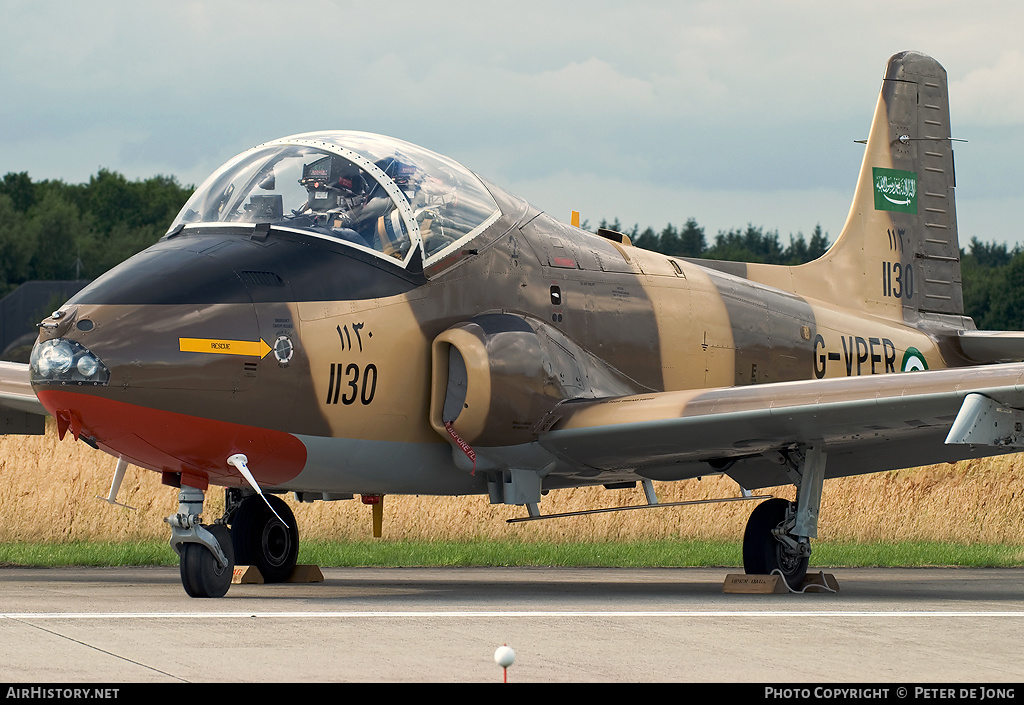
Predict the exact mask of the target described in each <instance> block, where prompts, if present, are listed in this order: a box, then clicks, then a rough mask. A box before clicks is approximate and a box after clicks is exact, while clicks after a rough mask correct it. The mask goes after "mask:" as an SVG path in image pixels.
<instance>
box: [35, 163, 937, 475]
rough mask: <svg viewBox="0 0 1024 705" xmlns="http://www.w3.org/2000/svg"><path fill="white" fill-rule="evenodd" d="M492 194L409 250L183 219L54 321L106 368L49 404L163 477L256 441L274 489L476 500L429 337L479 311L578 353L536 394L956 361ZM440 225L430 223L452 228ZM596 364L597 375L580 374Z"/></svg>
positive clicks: (52, 389)
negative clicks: (453, 228) (481, 212)
mask: <svg viewBox="0 0 1024 705" xmlns="http://www.w3.org/2000/svg"><path fill="white" fill-rule="evenodd" d="M363 168H364V169H366V170H367V172H368V173H369V172H370V171H372V169H371V168H370V167H369V166H364V167H363ZM309 173H312V170H311V169H310V168H309V165H308V164H307V165H306V166H305V167H304V169H303V176H304V177H305V176H308V174H309ZM374 173H376V172H374ZM215 177H216V175H215ZM261 178H264V179H265V177H261ZM379 178H380V179H381V180H382V181H383V177H379ZM211 179H214V177H211ZM251 180H255V179H251ZM278 180H280V177H279V179H278ZM271 188H273V186H271ZM310 188H312V187H310ZM487 190H488V192H489V194H490V196H491V197H492V198H493V199H494V205H495V211H494V213H493V214H491V215H489V216H487V217H486V218H483V217H482V216H481V225H480V226H479V227H478V228H477V229H476V230H474V231H472V232H471V233H470V235H467V236H466V239H465V240H464V241H455V242H454V243H453V244H446V245H445V247H444V249H441V250H435V252H434V253H433V255H430V256H427V257H424V256H423V251H421V252H419V253H417V252H416V251H415V249H416V244H415V243H414V245H413V247H412V249H411V250H410V249H406V250H403V251H396V252H395V253H394V254H393V255H391V256H386V257H385V256H380V252H374V251H372V247H369V246H362V247H355V246H353V245H352V243H351V242H350V241H346V240H345V239H344V238H341V237H338V238H332V237H324V236H322V235H321V234H320V233H319V232H311V233H307V232H303V230H302V229H301V228H297V227H288V224H287V223H284V224H281V223H265V224H262V225H261V224H260V223H245V222H243V223H238V222H220V223H198V224H190V223H187V222H183V223H180V224H179V225H178V227H176V228H174V229H172V231H171V233H170V234H169V235H168V236H167V237H165V238H164V239H163V240H162V241H161V242H159V243H157V244H156V245H154V246H152V247H151V248H149V249H147V250H146V251H144V252H142V253H140V254H139V255H136V256H135V257H133V258H131V259H129V260H127V261H126V262H124V263H122V264H121V265H119V266H118V267H116V268H115V269H113V270H111V271H110V272H108V273H107V274H106V275H104V276H103V277H101V278H99V279H97V280H96V281H95V282H93V283H92V284H91V285H89V286H88V287H86V288H85V289H84V290H83V291H82V292H80V293H79V294H78V295H77V296H75V297H74V298H73V299H72V300H71V301H69V302H68V304H66V305H65V306H64V307H62V309H61V311H60V312H59V316H58V317H56V318H53V319H48V320H47V321H45V322H44V325H43V327H42V333H41V337H40V340H41V342H43V341H47V340H67V341H71V342H72V343H74V344H75V345H78V346H81V347H82V348H83V349H85V350H87V351H89V352H90V353H91V354H92V355H94V356H95V357H96V358H98V359H99V360H100V361H102V365H103V366H104V367H105V369H106V371H107V373H108V377H107V378H106V379H105V381H104V382H103V383H96V382H93V381H89V380H88V379H85V380H84V381H83V380H82V379H78V380H76V379H73V378H68V379H66V380H61V381H58V379H57V378H56V377H52V378H42V377H40V376H39V375H37V376H36V380H35V385H34V386H35V389H36V392H37V394H38V396H39V399H40V401H41V402H42V403H43V405H44V406H45V407H46V408H47V409H48V411H50V413H51V414H53V415H54V416H55V417H56V418H57V419H58V423H59V424H61V425H62V427H64V428H68V429H70V430H71V432H72V433H74V434H75V436H76V437H79V438H83V439H84V440H86V441H87V442H89V443H91V444H93V445H95V446H97V447H99V448H101V449H103V450H105V451H107V452H109V453H111V454H113V455H119V456H122V457H123V458H125V459H126V460H127V461H128V462H130V463H133V464H135V465H138V466H140V467H144V468H149V469H151V470H155V471H158V472H161V473H164V475H165V479H166V480H167V481H168V482H169V483H170V484H174V483H175V482H181V483H185V484H189V485H193V486H198V487H205V485H206V484H208V483H212V484H219V485H238V484H242V482H243V480H242V478H241V477H240V476H239V475H238V474H237V472H236V471H235V470H234V469H233V468H232V467H231V466H229V465H227V464H226V462H225V459H226V458H227V457H229V456H231V455H232V454H234V453H245V454H246V455H247V456H248V458H249V467H250V469H251V470H252V472H253V474H254V476H255V477H256V479H257V480H258V481H259V482H260V484H261V485H264V486H269V487H273V488H277V489H283V490H295V491H309V492H337V493H345V492H350V493H361V494H385V493H425V494H466V493H482V492H486V491H487V490H486V481H485V479H484V477H483V476H482V475H480V474H475V473H473V472H467V471H466V463H465V461H464V460H463V461H462V462H458V461H459V460H460V458H461V454H462V453H463V452H464V451H463V450H460V443H459V441H461V439H460V438H459V436H458V434H457V433H454V434H452V435H445V434H444V433H443V429H441V428H439V426H438V423H436V419H435V423H433V424H432V423H431V419H430V415H431V408H432V404H433V405H435V406H439V405H441V404H443V403H444V399H443V398H442V399H438V398H437V397H438V388H437V385H435V384H434V377H436V376H437V367H436V365H435V362H436V361H434V360H432V356H433V355H435V354H436V351H435V350H433V349H432V345H433V343H434V341H435V339H437V338H438V336H439V335H441V334H442V333H444V332H445V331H447V330H449V329H451V328H452V327H453V326H457V325H460V324H464V323H465V322H467V321H472V320H473V319H474V318H476V317H480V316H486V315H494V314H500V315H502V316H506V317H511V318H510V319H509V320H513V322H514V321H517V320H518V321H526V322H527V324H524V325H523V326H522V328H523V330H524V331H526V332H529V333H530V335H533V336H540V338H542V339H543V340H544V341H554V342H553V343H551V345H550V346H549V348H550V349H557V350H563V351H565V355H561V353H557V352H556V354H554V355H553V356H552V357H550V359H549V358H545V362H544V363H543V364H544V366H546V367H545V369H544V370H539V371H538V377H544V376H545V375H547V376H548V377H549V378H550V380H554V382H552V383H551V384H549V383H547V382H545V383H544V384H542V385H540V387H543V388H538V390H537V395H538V396H539V398H542V399H544V400H548V401H550V402H551V403H557V402H559V401H563V400H566V399H569V398H572V397H573V395H574V394H578V395H579V396H582V397H584V398H585V397H588V396H589V397H594V396H597V395H600V394H608V393H610V392H609V390H612V391H613V392H615V393H619V394H629V393H635V394H642V393H644V392H657V391H668V390H683V389H706V388H714V387H727V386H733V385H745V384H758V383H766V382H780V381H788V380H799V379H813V378H824V377H839V376H853V375H866V374H883V373H891V372H897V371H902V370H904V369H908V365H911V366H912V365H920V366H922V367H942V366H945V365H946V364H949V363H948V362H947V361H946V360H944V359H943V356H942V353H941V351H940V350H939V349H938V347H937V346H936V344H935V343H934V342H933V340H932V339H931V338H930V337H929V336H928V335H926V334H925V333H923V332H921V331H920V330H918V329H917V328H915V327H913V326H908V325H904V324H902V323H900V322H897V321H893V320H887V319H885V318H883V317H875V316H872V315H870V314H867V313H865V312H863V311H855V310H851V309H846V308H844V307H843V306H842V305H841V304H842V302H838V303H837V302H831V303H826V302H822V301H817V300H814V299H811V298H807V297H803V296H801V295H799V293H798V292H796V291H786V290H784V289H782V288H778V287H771V286H767V285H764V284H759V283H757V282H755V281H751V280H750V279H748V278H744V277H743V276H737V275H735V274H730V273H728V272H726V271H721V270H719V269H716V268H713V267H705V266H701V265H699V264H696V263H694V262H690V261H686V260H684V259H679V258H672V257H668V256H665V255H661V254H658V253H654V252H648V251H645V250H640V249H637V248H634V247H631V246H630V245H629V244H628V241H625V242H618V241H615V240H613V239H609V238H606V237H600V236H597V235H593V234H591V233H587V232H584V231H582V230H580V229H578V228H573V227H571V226H568V225H565V224H563V223H560V222H558V221H557V220H555V219H552V218H550V217H549V216H547V215H545V214H543V213H540V212H538V211H537V210H535V209H533V208H531V207H530V206H529V205H528V204H526V203H525V202H524V201H522V200H520V199H518V198H516V197H513V196H510V195H508V194H506V193H504V192H502V191H501V190H499V189H497V188H495V187H493V186H487ZM310 194H311V195H310V202H313V198H314V196H313V195H312V194H313V191H312V190H311V191H310ZM332 197H333V196H332ZM392 197H393V198H395V199H397V198H398V196H395V195H393V196H392ZM260 198H269V197H268V196H261V197H260ZM366 200H367V199H364V201H366ZM252 202H254V203H257V205H258V206H259V207H265V206H266V204H267V202H266V201H256V199H255V198H253V199H252ZM187 208H188V207H186V210H187ZM246 209H247V210H249V209H250V206H249V204H247V205H246ZM409 212H410V213H412V210H411V209H410V211H409ZM332 217H336V218H338V220H340V216H332ZM375 217H377V216H376V214H375ZM396 217H397V216H396ZM403 217H404V216H403ZM412 217H413V216H412V215H409V216H408V218H409V220H408V221H407V222H409V223H411V222H412V221H411V218H412ZM419 217H420V218H422V216H419ZM431 217H433V218H434V220H435V224H434V225H433V226H431V225H430V224H429V223H428V224H427V225H426V226H424V224H423V222H422V220H421V221H420V224H419V228H420V229H421V230H423V231H426V229H427V228H430V227H433V228H434V229H436V228H437V225H436V222H437V221H438V220H439V219H440V216H437V215H433V216H431ZM385 218H386V216H380V217H379V220H380V221H381V222H383V221H384V220H385ZM396 222H397V221H396ZM347 225H348V223H347V222H346V226H347ZM402 227H405V228H406V229H410V227H411V226H404V225H402V224H401V223H399V225H398V227H397V229H398V230H399V231H400V230H401V228H402ZM381 228H382V229H381V232H383V225H381ZM349 230H351V229H347V230H345V232H346V233H347V232H349ZM353 232H354V230H353ZM352 237H354V235H353V236H352ZM382 240H383V238H382ZM422 241H423V243H426V242H427V240H426V237H424V238H423V240H422ZM366 242H367V243H368V242H369V238H368V237H367V238H366ZM445 242H446V243H448V241H445ZM377 247H378V248H379V247H380V245H379V244H378V245H377ZM421 247H423V248H424V249H426V248H427V245H426V244H424V245H421ZM438 253H439V254H438ZM417 257H418V259H417ZM507 340H508V341H514V340H516V339H515V338H512V337H509V338H507ZM545 344H546V343H545ZM498 347H499V348H500V347H501V345H500V344H499V345H498ZM514 347H515V345H514V344H507V345H505V349H502V350H500V351H499V352H495V351H494V350H492V351H491V353H490V355H491V358H490V360H489V363H488V364H490V365H491V367H490V370H491V374H493V375H495V379H498V377H500V374H501V370H502V366H503V365H509V364H517V365H522V364H528V363H529V362H530V361H529V360H527V361H525V362H524V361H523V360H521V359H517V358H516V357H515V356H516V355H517V354H518V355H520V357H522V355H525V354H526V353H522V352H520V353H517V352H516V351H515V350H512V349H511V348H514ZM76 349H77V348H76ZM546 349H548V348H546ZM77 354H78V353H76V355H77ZM560 355H561V356H560ZM503 356H508V357H507V358H506V357H503ZM584 357H586V358H587V359H588V360H589V362H588V363H587V364H588V365H589V368H590V369H597V368H600V369H599V370H598V373H596V375H595V376H594V379H591V378H590V377H588V379H587V380H583V379H582V378H581V379H580V380H575V381H574V380H572V379H566V377H567V376H568V377H571V376H572V375H573V374H575V373H573V372H571V370H577V369H582V368H580V367H579V366H578V365H579V364H580V361H581V359H582V358H584ZM75 359H76V360H77V359H78V358H77V357H76V358H75ZM559 360H565V361H566V362H565V364H566V365H568V367H565V368H564V369H563V368H560V367H559V366H560V365H561V364H562V363H560V362H559ZM574 365H575V366H574ZM549 368H550V369H549ZM583 376H586V375H583ZM597 378H600V380H599V381H594V380H595V379H597ZM470 379H472V374H470ZM550 380H549V381H550ZM470 384H473V382H470ZM496 389H497V388H496ZM552 390H553V391H552ZM573 390H576V391H573ZM511 394H512V393H511V392H510V396H511ZM503 404H504V405H505V406H509V405H512V406H514V404H512V403H511V402H508V403H506V402H505V400H504V397H501V392H500V390H499V391H498V392H495V399H494V400H493V401H492V403H491V407H490V411H489V412H488V413H489V414H490V416H491V418H492V419H493V420H492V421H491V422H489V423H490V425H489V426H488V427H487V429H486V433H483V434H482V435H480V436H479V438H481V439H483V441H484V443H485V444H486V445H488V446H494V447H506V446H507V447H517V446H521V445H529V440H528V439H529V438H531V437H534V438H535V437H536V435H537V434H538V433H540V432H542V431H543V430H544V429H539V428H533V427H530V428H524V427H523V423H524V422H521V421H517V419H516V416H515V413H514V411H513V412H510V413H509V414H507V415H506V416H507V418H506V417H502V416H500V414H499V413H498V411H495V410H496V409H499V408H500V407H502V405H503ZM467 416H468V414H467ZM517 424H518V425H517ZM506 426H507V428H506ZM454 428H455V429H456V430H457V429H458V428H459V426H458V422H457V423H456V425H455V427H454ZM470 442H472V439H471V441H470ZM503 457H504V456H503ZM526 462H529V461H526ZM580 470H581V469H580V468H568V467H563V466H560V465H558V464H554V465H552V467H551V468H549V469H548V472H549V474H550V475H551V477H552V478H555V477H557V476H558V475H559V474H561V475H562V476H563V478H562V480H561V483H562V484H563V485H570V484H584V483H595V482H602V481H606V480H607V478H603V477H598V476H595V475H594V474H592V473H590V474H588V473H586V472H582V473H580V472H578V471H580ZM556 484H557V482H556Z"/></svg>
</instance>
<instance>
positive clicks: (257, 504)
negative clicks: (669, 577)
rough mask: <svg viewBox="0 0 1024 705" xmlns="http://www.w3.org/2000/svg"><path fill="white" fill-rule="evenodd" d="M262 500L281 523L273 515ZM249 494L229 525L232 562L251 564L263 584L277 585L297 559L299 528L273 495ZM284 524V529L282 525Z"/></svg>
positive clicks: (286, 508)
mask: <svg viewBox="0 0 1024 705" xmlns="http://www.w3.org/2000/svg"><path fill="white" fill-rule="evenodd" d="M263 497H266V499H267V501H268V502H270V504H271V505H272V506H273V507H274V510H275V511H276V512H277V513H278V514H279V515H280V516H281V519H283V520H284V522H285V523H284V524H282V523H281V520H280V519H278V518H277V517H276V516H274V512H272V511H270V507H268V506H267V503H266V502H264V500H263ZM263 497H260V496H259V495H252V496H250V497H246V498H245V499H244V500H242V503H241V505H239V507H238V510H237V511H236V512H235V516H234V518H233V519H232V522H231V540H232V542H233V543H234V547H235V563H237V564H238V565H254V566H256V567H257V568H259V570H260V574H261V575H263V580H264V582H268V583H280V582H283V581H285V580H287V579H288V578H289V577H290V576H291V574H292V571H293V570H295V562H296V560H297V559H298V557H299V529H298V527H297V526H296V525H295V515H294V514H292V510H291V509H289V508H288V505H287V504H285V502H284V500H282V499H280V498H279V497H275V496H274V495H264V496H263ZM285 524H287V526H286V525H285Z"/></svg>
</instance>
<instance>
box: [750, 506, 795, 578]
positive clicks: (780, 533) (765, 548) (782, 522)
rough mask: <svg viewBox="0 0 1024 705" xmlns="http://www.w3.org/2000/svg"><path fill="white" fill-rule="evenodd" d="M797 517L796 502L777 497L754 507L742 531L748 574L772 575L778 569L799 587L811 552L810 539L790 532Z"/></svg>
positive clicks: (784, 576)
mask: <svg viewBox="0 0 1024 705" xmlns="http://www.w3.org/2000/svg"><path fill="white" fill-rule="evenodd" d="M795 519H796V505H795V504H794V503H792V502H790V501H789V500H786V499H780V498H778V497H776V498H774V499H769V500H766V501H764V502H761V503H760V504H759V505H757V506H756V507H754V511H753V512H751V513H750V519H748V520H747V529H746V531H745V532H744V533H743V570H744V572H745V573H747V574H748V575H769V574H771V573H774V572H776V571H778V572H779V573H782V577H783V578H784V579H785V581H786V583H787V584H788V585H789V586H790V587H791V588H793V589H794V590H797V589H799V588H800V586H801V585H803V582H804V577H805V576H806V575H807V563H808V560H809V559H810V556H811V544H810V542H809V541H807V540H804V541H800V540H799V539H797V537H795V536H793V535H792V534H791V533H790V532H791V531H792V529H793V525H794V522H795Z"/></svg>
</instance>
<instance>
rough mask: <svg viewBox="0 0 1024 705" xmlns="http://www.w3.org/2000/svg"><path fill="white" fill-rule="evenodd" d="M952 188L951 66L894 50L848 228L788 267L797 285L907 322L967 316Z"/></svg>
mask: <svg viewBox="0 0 1024 705" xmlns="http://www.w3.org/2000/svg"><path fill="white" fill-rule="evenodd" d="M954 187H955V178H954V174H953V150H952V143H951V140H950V131H949V97H948V91H947V81H946V70H945V69H944V68H942V66H941V65H939V63H938V62H937V61H935V60H934V59H932V58H931V57H929V56H925V55H924V54H919V53H916V52H903V53H901V54H896V55H895V56H893V57H892V58H890V59H889V63H888V66H887V67H886V72H885V78H884V80H883V81H882V90H881V94H880V95H879V97H878V105H877V107H876V108H875V116H874V120H873V121H872V123H871V132H870V135H869V136H868V140H867V148H866V150H865V153H864V161H863V163H862V165H861V169H860V177H859V178H858V180H857V189H856V192H855V194H854V197H853V205H852V206H851V208H850V214H849V216H847V219H846V224H845V225H844V226H843V230H842V233H841V234H840V235H839V238H838V239H837V240H836V242H835V244H833V246H832V247H831V248H830V249H829V251H828V252H827V253H825V255H823V256H822V257H821V258H820V259H818V260H815V261H814V262H810V263H808V264H806V265H801V266H798V267H793V268H791V270H790V275H791V277H792V279H791V282H792V284H791V290H793V291H795V292H797V293H800V294H802V295H806V296H811V297H814V298H819V299H822V300H825V301H841V302H843V303H844V304H845V305H852V306H859V307H862V308H863V309H864V310H866V311H868V312H870V313H872V314H874V315H877V316H882V317H885V318H890V319H895V320H900V321H906V322H908V323H913V322H915V321H917V320H919V319H920V318H921V314H922V313H940V314H954V315H959V314H962V313H963V293H962V287H961V279H960V244H959V241H958V238H957V229H956V207H955V204H954V198H953V191H954ZM751 274H752V275H753V272H751ZM751 278H756V275H753V276H752V277H751Z"/></svg>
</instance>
